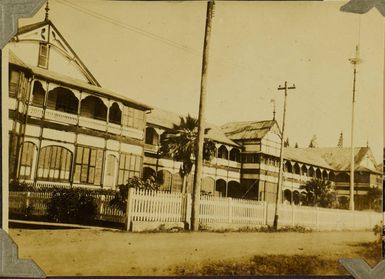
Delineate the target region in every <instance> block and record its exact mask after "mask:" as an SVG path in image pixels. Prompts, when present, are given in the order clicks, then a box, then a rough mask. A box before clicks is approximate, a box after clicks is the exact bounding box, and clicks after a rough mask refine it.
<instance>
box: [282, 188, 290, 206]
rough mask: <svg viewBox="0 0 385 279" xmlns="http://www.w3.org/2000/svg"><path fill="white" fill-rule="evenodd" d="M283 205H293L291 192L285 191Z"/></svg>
mask: <svg viewBox="0 0 385 279" xmlns="http://www.w3.org/2000/svg"><path fill="white" fill-rule="evenodd" d="M283 199H284V200H283V203H289V204H290V203H291V191H290V190H288V189H286V190H284V191H283Z"/></svg>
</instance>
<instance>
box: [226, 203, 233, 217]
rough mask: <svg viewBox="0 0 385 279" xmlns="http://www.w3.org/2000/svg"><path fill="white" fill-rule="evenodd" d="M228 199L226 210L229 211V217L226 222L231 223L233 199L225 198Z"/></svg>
mask: <svg viewBox="0 0 385 279" xmlns="http://www.w3.org/2000/svg"><path fill="white" fill-rule="evenodd" d="M227 201H228V210H229V211H228V212H229V215H228V217H229V219H228V222H229V223H231V222H232V221H233V199H232V198H228V199H227Z"/></svg>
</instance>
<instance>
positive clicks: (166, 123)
mask: <svg viewBox="0 0 385 279" xmlns="http://www.w3.org/2000/svg"><path fill="white" fill-rule="evenodd" d="M180 117H183V115H179V114H177V113H174V112H170V111H166V110H163V109H160V108H154V109H153V110H152V111H151V112H150V113H148V114H147V123H149V124H152V125H155V126H159V127H163V128H167V129H172V128H173V127H174V125H179V123H180ZM206 126H207V127H206V128H207V129H209V130H208V132H207V134H206V137H207V138H210V139H212V140H213V141H216V142H219V143H224V144H228V145H232V146H239V145H238V144H237V143H235V142H233V141H232V140H231V139H229V138H228V137H226V135H225V134H224V133H223V131H222V129H221V128H220V127H219V126H217V125H214V124H212V123H207V124H206Z"/></svg>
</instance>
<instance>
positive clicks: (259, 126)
mask: <svg viewBox="0 0 385 279" xmlns="http://www.w3.org/2000/svg"><path fill="white" fill-rule="evenodd" d="M274 124H276V121H275V120H265V121H242V122H230V123H226V124H224V125H222V126H221V128H222V130H223V132H224V133H225V135H226V136H228V137H229V138H230V139H232V140H245V139H261V138H262V137H264V136H265V135H266V133H267V132H269V131H270V129H271V128H272V127H273V126H274Z"/></svg>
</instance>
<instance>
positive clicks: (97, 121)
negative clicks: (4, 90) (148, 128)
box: [8, 19, 150, 189]
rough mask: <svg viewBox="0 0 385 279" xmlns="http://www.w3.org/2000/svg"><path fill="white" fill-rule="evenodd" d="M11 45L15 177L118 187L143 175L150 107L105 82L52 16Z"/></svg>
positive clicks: (12, 171) (11, 140)
mask: <svg viewBox="0 0 385 279" xmlns="http://www.w3.org/2000/svg"><path fill="white" fill-rule="evenodd" d="M8 47H9V50H10V51H9V149H10V161H9V166H10V168H9V173H10V179H11V180H19V181H23V182H25V183H28V184H31V185H37V186H43V185H50V186H82V187H101V188H111V189H114V188H115V187H116V185H118V184H122V183H123V182H124V181H127V179H128V178H129V177H133V176H141V174H142V169H143V166H142V165H143V153H144V149H143V145H144V144H143V141H144V131H145V123H146V120H145V113H146V112H147V111H149V109H150V107H148V106H147V105H144V104H140V103H138V102H136V101H133V100H130V99H129V98H126V97H123V96H122V95H118V94H116V93H114V92H111V91H109V90H106V89H104V88H102V87H100V85H99V83H98V82H97V81H96V80H95V78H94V77H93V76H92V74H91V73H90V72H89V71H88V69H87V68H86V67H85V66H84V64H83V63H82V62H81V60H80V59H79V58H78V56H77V55H76V54H75V53H74V51H73V50H72V49H71V47H70V46H69V45H68V43H67V42H66V40H65V39H64V38H63V37H62V35H61V34H60V32H59V31H58V30H57V29H56V27H55V26H54V24H53V23H52V22H51V21H50V20H48V19H46V20H45V21H43V22H40V23H37V24H33V25H29V26H25V27H23V28H20V29H19V32H18V33H17V35H16V36H15V38H14V39H13V40H12V41H11V42H10V43H9V45H8ZM20 57H22V59H21V58H20Z"/></svg>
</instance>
